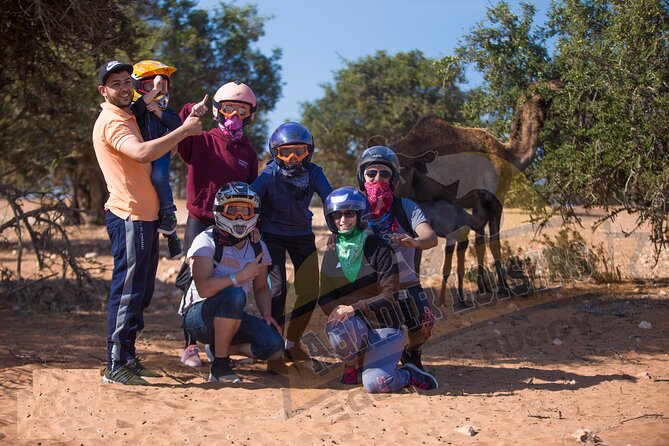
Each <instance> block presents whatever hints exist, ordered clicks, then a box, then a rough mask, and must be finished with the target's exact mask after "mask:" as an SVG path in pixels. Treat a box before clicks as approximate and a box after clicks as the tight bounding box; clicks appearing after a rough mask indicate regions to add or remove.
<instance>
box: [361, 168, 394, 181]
mask: <svg viewBox="0 0 669 446" xmlns="http://www.w3.org/2000/svg"><path fill="white" fill-rule="evenodd" d="M377 175H379V176H380V177H381V178H384V179H386V180H387V179H389V178H390V177H392V176H393V173H392V172H388V171H387V170H376V169H369V170H365V176H366V177H367V178H372V179H373V178H376V176H377Z"/></svg>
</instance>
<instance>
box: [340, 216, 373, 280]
mask: <svg viewBox="0 0 669 446" xmlns="http://www.w3.org/2000/svg"><path fill="white" fill-rule="evenodd" d="M366 239H367V232H365V231H363V230H361V229H358V228H357V227H355V228H353V229H352V230H351V231H349V232H347V233H346V234H344V233H342V232H340V233H339V234H337V242H336V244H337V256H338V257H339V264H340V265H341V269H342V271H344V275H345V276H346V278H347V279H348V281H349V282H353V281H354V280H355V278H356V277H358V273H359V272H360V267H361V266H362V257H363V255H362V253H363V251H364V248H365V240H366Z"/></svg>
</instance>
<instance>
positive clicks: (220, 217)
mask: <svg viewBox="0 0 669 446" xmlns="http://www.w3.org/2000/svg"><path fill="white" fill-rule="evenodd" d="M213 210H214V221H215V222H216V227H217V228H218V229H220V230H222V231H225V232H227V233H228V234H230V235H232V236H234V237H236V238H238V239H243V238H244V237H246V236H247V235H249V233H251V231H253V229H254V228H255V227H256V223H257V222H258V214H259V213H260V198H259V197H258V194H256V193H255V192H254V191H253V190H252V189H251V188H250V187H249V185H248V184H246V183H243V182H241V181H233V182H231V183H228V184H226V185H225V186H223V187H221V188H220V189H219V190H218V192H217V193H216V198H214V209H213Z"/></svg>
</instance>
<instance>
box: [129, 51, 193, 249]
mask: <svg viewBox="0 0 669 446" xmlns="http://www.w3.org/2000/svg"><path fill="white" fill-rule="evenodd" d="M175 71H176V68H174V67H169V66H167V65H165V64H164V63H162V62H159V61H157V60H143V61H141V62H137V63H136V64H135V65H134V66H133V73H132V85H133V88H134V90H135V94H134V98H133V103H132V105H131V109H132V113H133V114H134V115H135V118H136V119H137V125H138V126H139V129H140V131H141V132H142V137H143V138H144V141H151V140H152V139H156V138H159V137H161V136H163V135H165V134H166V133H168V132H170V131H172V130H174V129H175V128H177V127H179V126H180V125H181V119H180V118H179V115H177V114H176V113H175V112H174V110H172V109H171V108H170V107H168V106H167V104H168V102H169V97H170V93H169V85H170V76H171V75H172V73H174V72H175ZM171 160H172V153H171V152H167V153H166V154H165V155H163V156H162V157H160V158H158V159H157V160H155V161H153V162H152V163H151V168H152V170H151V182H152V183H153V186H154V187H155V188H156V193H157V194H158V200H159V202H160V211H159V213H158V218H159V222H158V232H160V233H162V234H163V235H164V236H165V237H166V238H167V246H168V248H169V251H170V258H171V259H175V258H177V257H180V256H181V253H182V246H181V240H179V237H178V236H177V234H176V230H177V217H176V210H177V208H176V206H175V205H174V200H173V198H172V189H171V187H170V183H169V172H170V163H171Z"/></svg>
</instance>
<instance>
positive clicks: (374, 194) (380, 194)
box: [365, 181, 393, 219]
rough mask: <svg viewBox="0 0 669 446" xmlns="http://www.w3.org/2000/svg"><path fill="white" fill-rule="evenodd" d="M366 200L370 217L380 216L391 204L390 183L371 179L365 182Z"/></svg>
mask: <svg viewBox="0 0 669 446" xmlns="http://www.w3.org/2000/svg"><path fill="white" fill-rule="evenodd" d="M365 191H366V192H367V200H369V205H370V207H371V212H372V218H374V219H377V218H381V217H383V216H384V215H386V214H387V213H388V211H390V208H391V207H392V205H393V190H392V189H391V188H390V183H385V182H383V181H372V182H367V183H365Z"/></svg>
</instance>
